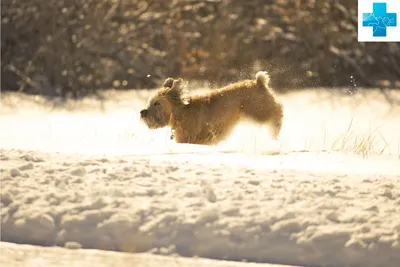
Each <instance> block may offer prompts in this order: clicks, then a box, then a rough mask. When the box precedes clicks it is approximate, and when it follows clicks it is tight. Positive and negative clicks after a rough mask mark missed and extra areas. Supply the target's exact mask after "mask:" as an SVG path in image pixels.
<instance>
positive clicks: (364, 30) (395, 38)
mask: <svg viewBox="0 0 400 267" xmlns="http://www.w3.org/2000/svg"><path fill="white" fill-rule="evenodd" d="M399 16H400V0H385V1H379V0H358V41H359V42H400V26H399V23H398V20H399V18H398V17H399Z"/></svg>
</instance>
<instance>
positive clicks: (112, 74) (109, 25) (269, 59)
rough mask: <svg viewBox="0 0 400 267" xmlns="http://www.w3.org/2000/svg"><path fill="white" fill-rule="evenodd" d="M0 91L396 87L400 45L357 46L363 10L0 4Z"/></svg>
mask: <svg viewBox="0 0 400 267" xmlns="http://www.w3.org/2000/svg"><path fill="white" fill-rule="evenodd" d="M1 5H2V6H1V7H2V8H1V16H2V18H1V57H2V60H1V76H2V77H1V89H2V90H3V91H6V90H10V91H20V92H26V93H32V94H41V95H46V96H66V95H70V96H73V97H76V98H78V97H81V96H84V95H87V94H88V93H96V92H97V90H99V89H102V88H114V89H128V88H129V89H132V88H138V89H139V88H153V87H157V86H159V85H160V84H159V83H160V81H161V80H164V79H165V78H166V77H167V76H173V77H177V76H181V77H184V78H185V79H187V80H196V81H200V82H201V81H205V82H207V83H208V82H209V83H212V84H215V85H219V84H224V83H227V82H231V81H235V80H238V79H241V78H250V77H253V76H254V73H255V71H257V70H259V69H266V70H268V71H269V72H270V74H271V76H272V86H274V87H275V89H277V90H281V91H284V90H291V89H301V88H310V87H347V86H362V87H375V88H376V87H378V88H381V89H382V90H383V88H391V89H394V88H397V89H399V88H400V44H399V43H359V42H358V41H357V1H347V0H325V1H315V0H292V1H287V0H246V1H242V0H202V1H196V0H171V1H160V0H148V1H140V0H30V1H24V0H2V4H1Z"/></svg>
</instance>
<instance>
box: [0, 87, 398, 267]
mask: <svg viewBox="0 0 400 267" xmlns="http://www.w3.org/2000/svg"><path fill="white" fill-rule="evenodd" d="M148 97H149V92H148V91H144V90H143V91H136V92H124V93H117V92H112V91H111V92H108V93H107V100H106V101H103V102H100V101H96V100H94V99H85V100H83V101H79V102H68V103H65V104H64V105H63V106H57V107H53V106H51V105H50V104H49V103H46V102H45V100H43V99H42V98H39V97H31V96H23V95H19V94H3V95H2V105H1V117H0V127H1V131H0V149H1V158H0V166H1V195H0V196H1V202H0V205H1V223H2V225H1V240H2V241H8V242H15V243H24V244H33V245H59V246H66V247H83V248H95V249H102V250H116V251H124V252H136V253H139V252H150V253H154V254H161V255H168V256H178V255H181V256H185V257H194V256H198V257H204V258H213V259H219V260H221V259H225V260H235V261H242V260H245V261H248V262H264V263H279V264H291V265H303V266H363V267H364V266H387V267H391V266H398V263H399V262H400V160H399V154H400V148H399V143H400V116H399V115H400V109H399V108H398V107H397V108H396V107H395V108H390V107H389V106H388V105H387V103H385V102H384V101H382V99H381V98H380V95H379V94H378V93H377V92H371V93H368V94H365V95H361V94H360V95H357V96H353V97H342V96H336V95H335V94H333V93H331V92H328V91H319V93H315V92H313V91H305V92H299V93H293V94H289V95H286V96H282V100H283V102H284V104H285V106H286V110H285V116H286V120H285V124H284V126H283V130H282V135H281V139H280V142H273V141H270V138H269V135H268V132H267V131H266V130H265V129H263V128H261V129H260V128H259V127H255V126H251V125H241V126H239V127H238V128H237V130H236V131H235V133H234V134H233V135H232V137H231V138H230V140H228V141H227V142H225V143H224V144H221V145H220V146H216V147H207V146H193V145H176V144H174V143H173V142H172V141H171V140H169V134H170V133H169V131H168V129H164V130H157V131H149V130H147V129H146V128H145V127H144V125H142V124H140V123H139V119H138V111H139V110H140V109H141V108H142V107H143V106H144V105H145V101H146V100H147V98H148ZM361 141H362V142H361ZM332 149H339V150H341V152H329V151H331V150H332ZM354 152H355V153H354Z"/></svg>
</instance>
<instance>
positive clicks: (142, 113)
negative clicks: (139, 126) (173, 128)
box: [140, 109, 149, 118]
mask: <svg viewBox="0 0 400 267" xmlns="http://www.w3.org/2000/svg"><path fill="white" fill-rule="evenodd" d="M147 113H149V111H148V110H147V109H143V110H142V111H140V116H142V117H143V118H144V117H146V116H147Z"/></svg>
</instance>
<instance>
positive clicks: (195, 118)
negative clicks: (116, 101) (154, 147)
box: [140, 71, 283, 145]
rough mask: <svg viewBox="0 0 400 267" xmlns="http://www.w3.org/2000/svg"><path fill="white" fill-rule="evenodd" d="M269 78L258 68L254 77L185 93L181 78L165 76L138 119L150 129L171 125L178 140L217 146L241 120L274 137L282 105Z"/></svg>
mask: <svg viewBox="0 0 400 267" xmlns="http://www.w3.org/2000/svg"><path fill="white" fill-rule="evenodd" d="M269 81H270V77H269V75H268V73H267V72H265V71H259V72H257V74H256V77H255V79H254V80H250V79H248V80H242V81H239V82H236V83H232V84H229V85H227V86H225V87H222V88H220V89H215V90H212V91H210V92H207V93H205V94H201V95H194V96H187V95H186V94H185V92H184V84H183V79H182V78H179V79H173V78H167V79H166V80H165V81H164V84H163V86H162V88H161V89H160V90H159V91H158V92H157V93H156V94H155V95H154V96H153V97H152V98H151V99H150V101H149V104H148V106H147V108H146V109H143V110H141V111H140V118H141V121H143V122H144V123H145V124H146V125H147V127H148V128H149V129H158V128H163V127H167V126H168V127H170V128H171V129H172V131H173V135H174V137H175V141H176V142H177V143H188V144H198V145H216V144H218V143H219V142H221V141H223V140H226V139H227V138H228V137H229V136H230V134H231V133H232V131H233V129H234V128H235V126H236V125H237V124H238V123H239V122H240V121H242V120H243V119H250V120H252V121H253V122H255V123H257V124H260V125H266V126H267V127H268V129H269V132H270V134H271V137H272V139H273V140H277V139H278V137H279V134H280V130H281V127H282V121H283V105H282V104H281V103H280V102H278V101H277V99H276V98H275V96H274V94H273V91H272V90H271V89H270V88H269Z"/></svg>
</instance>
